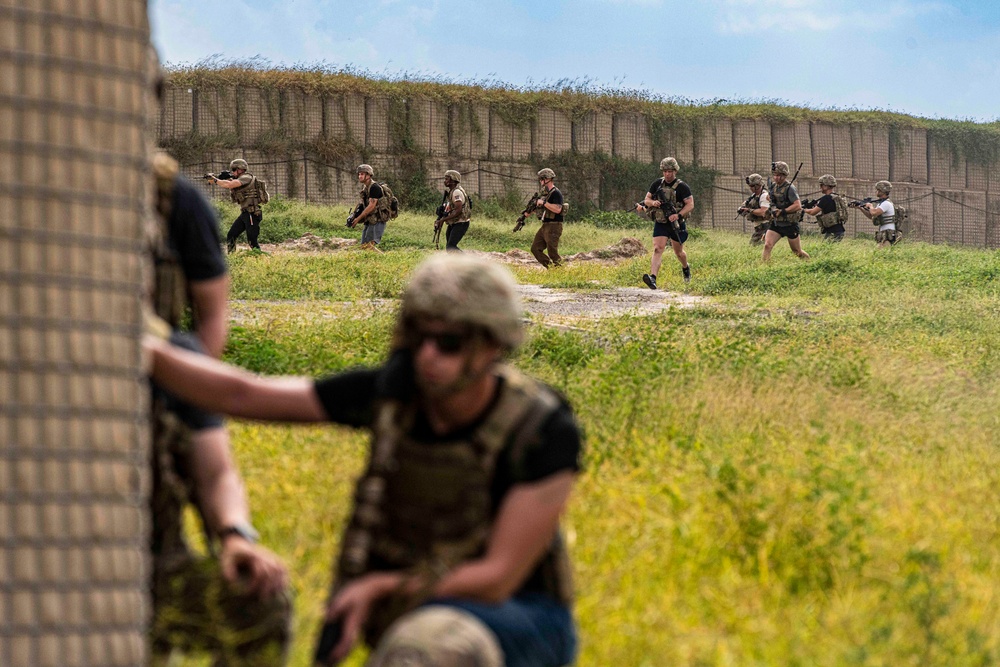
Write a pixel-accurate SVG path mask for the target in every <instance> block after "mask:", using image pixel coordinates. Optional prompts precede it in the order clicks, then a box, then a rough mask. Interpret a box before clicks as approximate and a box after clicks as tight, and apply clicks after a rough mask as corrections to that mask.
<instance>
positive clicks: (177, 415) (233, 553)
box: [150, 154, 291, 667]
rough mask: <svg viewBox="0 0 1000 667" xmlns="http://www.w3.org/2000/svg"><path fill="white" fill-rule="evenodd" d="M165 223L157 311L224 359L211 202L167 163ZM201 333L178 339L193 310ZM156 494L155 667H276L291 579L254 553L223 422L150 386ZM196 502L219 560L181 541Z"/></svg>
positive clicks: (162, 191)
mask: <svg viewBox="0 0 1000 667" xmlns="http://www.w3.org/2000/svg"><path fill="white" fill-rule="evenodd" d="M153 172H154V175H155V177H156V204H157V212H158V214H159V216H158V218H157V219H158V222H159V223H160V225H159V226H158V227H157V229H156V232H157V233H155V234H154V245H153V255H154V259H155V267H156V274H155V281H154V294H153V305H154V308H155V310H156V313H157V315H159V317H160V318H162V319H161V320H157V321H158V322H160V323H161V324H162V326H163V329H164V331H162V332H161V334H162V335H167V334H168V333H169V332H170V330H171V328H173V329H174V330H175V331H174V333H173V334H171V340H172V341H173V342H174V343H175V344H177V345H181V346H183V347H186V348H187V349H190V350H194V351H201V350H202V349H203V348H204V349H207V350H208V352H209V354H211V355H213V356H218V355H219V354H221V352H222V347H223V345H224V344H225V340H226V333H227V317H226V299H227V297H228V286H229V278H228V275H227V274H226V265H225V260H224V259H223V256H222V250H221V247H220V245H219V238H218V231H217V230H218V228H217V226H216V221H215V214H214V213H213V211H212V209H211V207H210V206H209V205H208V202H207V201H205V199H204V198H203V197H202V196H201V195H200V194H199V193H198V192H197V190H195V189H194V187H192V186H191V184H190V183H188V182H187V181H185V180H184V179H183V178H181V177H179V176H178V165H177V163H176V162H175V161H174V160H173V159H172V158H169V157H167V156H166V155H163V154H159V155H157V156H156V157H154V160H153ZM189 300H190V303H191V305H193V306H194V318H193V319H194V324H195V332H196V333H197V335H198V337H199V338H200V339H201V342H202V344H200V343H199V341H198V340H197V339H196V338H195V337H194V336H192V335H185V334H181V333H179V332H176V329H177V327H178V326H179V325H180V322H181V319H182V316H183V314H184V312H185V310H186V307H187V305H188V304H189ZM152 406H153V409H152V423H153V457H152V480H153V489H152V493H151V505H152V506H151V516H152V544H151V553H152V557H153V559H152V563H153V569H152V597H153V621H152V624H151V629H150V648H151V652H152V655H153V660H154V664H167V663H168V662H169V660H170V659H171V656H172V652H173V651H174V650H175V649H176V650H179V651H182V652H206V653H208V654H209V655H211V656H212V658H213V659H214V661H215V662H214V664H215V665H247V666H251V665H252V666H257V665H260V666H261V667H263V666H264V665H281V664H284V656H285V653H286V649H287V646H288V642H289V639H290V632H289V620H290V617H291V607H290V604H289V601H288V597H287V592H286V588H287V585H288V583H287V573H286V572H285V569H284V566H283V565H282V564H281V562H280V561H279V560H278V559H277V558H276V557H275V556H274V555H273V554H272V553H270V552H269V551H267V550H266V549H263V548H261V547H258V546H256V545H255V544H254V541H255V539H256V532H255V531H254V530H253V528H252V527H251V526H250V522H249V511H248V508H247V502H246V496H245V494H244V492H243V485H242V482H241V480H240V477H239V473H238V472H237V470H236V468H235V465H234V464H233V460H232V456H231V453H230V447H229V436H228V433H227V431H226V429H225V427H224V425H223V423H222V420H221V419H220V418H219V417H218V416H216V415H212V414H208V413H206V412H203V411H201V410H198V409H196V408H193V407H191V406H189V405H186V404H184V403H182V402H180V401H178V400H177V399H175V398H174V397H172V396H171V395H169V394H167V393H165V392H163V391H162V390H161V389H158V388H156V387H155V386H154V388H153V397H152ZM189 502H193V503H194V504H195V505H196V507H197V508H198V510H199V512H200V514H201V517H202V520H203V522H204V526H205V529H206V534H207V537H208V540H209V544H210V546H211V548H212V550H213V556H217V558H201V557H198V556H196V555H195V554H194V553H193V552H192V551H191V550H190V548H189V547H188V545H187V542H186V540H185V538H184V529H183V515H184V509H185V507H186V506H187V504H188V503H189Z"/></svg>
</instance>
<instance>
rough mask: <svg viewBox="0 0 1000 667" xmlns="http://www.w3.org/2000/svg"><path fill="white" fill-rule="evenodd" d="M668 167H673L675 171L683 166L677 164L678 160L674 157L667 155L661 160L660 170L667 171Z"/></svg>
mask: <svg viewBox="0 0 1000 667" xmlns="http://www.w3.org/2000/svg"><path fill="white" fill-rule="evenodd" d="M667 169H673V170H674V171H680V170H681V166H680V165H679V164H677V160H675V159H674V158H672V157H665V158H663V159H662V160H660V171H666V170H667Z"/></svg>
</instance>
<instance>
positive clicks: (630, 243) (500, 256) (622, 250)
mask: <svg viewBox="0 0 1000 667" xmlns="http://www.w3.org/2000/svg"><path fill="white" fill-rule="evenodd" d="M359 245H360V244H359V242H358V240H357V239H342V238H331V239H324V238H320V237H319V236H316V235H315V234H305V235H304V236H301V237H299V238H297V239H292V240H290V241H282V242H281V243H263V244H261V250H263V251H264V252H267V253H279V254H280V253H286V252H289V253H324V252H336V251H338V250H351V249H357V248H358V246H359ZM465 252H466V253H468V254H470V255H477V256H480V257H488V258H490V259H492V260H495V261H498V262H503V263H504V264H519V265H522V266H537V267H538V268H539V269H541V268H542V267H541V265H540V264H538V262H536V261H535V258H534V257H533V256H532V255H531V253H530V252H528V251H527V250H521V249H520V248H512V249H511V250H508V251H507V252H484V251H482V250H466V251H465ZM648 253H649V251H648V250H647V249H646V246H644V245H643V244H642V241H640V240H639V239H637V238H633V237H631V236H626V237H624V238H622V240H621V241H619V242H618V243H615V244H614V245H610V246H608V247H607V248H598V249H596V250H589V251H587V252H578V253H576V254H574V255H568V256H565V257H564V258H563V259H564V260H565V261H566V262H568V263H574V264H575V263H578V262H604V263H608V264H613V263H616V262H621V261H623V260H626V259H631V258H633V257H642V256H644V255H646V254H648Z"/></svg>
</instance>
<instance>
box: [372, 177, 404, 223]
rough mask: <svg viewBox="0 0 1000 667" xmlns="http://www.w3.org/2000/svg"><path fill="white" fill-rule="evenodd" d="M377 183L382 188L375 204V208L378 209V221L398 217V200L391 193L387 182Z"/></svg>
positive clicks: (386, 220)
mask: <svg viewBox="0 0 1000 667" xmlns="http://www.w3.org/2000/svg"><path fill="white" fill-rule="evenodd" d="M378 185H379V187H380V188H382V196H381V197H379V200H378V204H376V205H375V210H376V211H378V220H379V221H380V222H388V221H389V220H395V219H396V218H398V217H399V200H398V199H396V195H394V194H392V188H390V187H389V184H388V183H379V184H378Z"/></svg>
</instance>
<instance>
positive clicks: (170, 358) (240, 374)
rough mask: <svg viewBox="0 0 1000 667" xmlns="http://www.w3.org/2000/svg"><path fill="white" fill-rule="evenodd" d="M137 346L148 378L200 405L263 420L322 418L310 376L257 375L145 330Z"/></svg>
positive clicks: (324, 413) (211, 410)
mask: <svg viewBox="0 0 1000 667" xmlns="http://www.w3.org/2000/svg"><path fill="white" fill-rule="evenodd" d="M143 350H144V351H145V352H146V354H147V355H149V369H150V371H149V372H150V376H151V377H152V378H153V380H154V381H155V382H156V383H157V384H158V385H160V387H162V388H163V389H165V390H166V391H168V392H170V393H171V394H173V395H174V396H176V397H178V398H180V399H181V400H184V401H186V402H188V403H190V404H192V405H195V406H197V407H199V408H201V409H203V410H208V411H209V412H218V413H221V414H225V415H230V416H232V417H242V418H244V419H259V420H263V421H288V422H316V421H325V420H326V411H325V410H324V409H323V406H322V404H321V403H320V402H319V398H318V397H317V395H316V391H315V388H314V383H313V381H312V380H311V379H310V378H305V377H289V378H279V377H261V376H257V375H254V374H253V373H249V372H247V371H245V370H243V369H241V368H238V367H236V366H232V365H230V364H226V363H223V362H221V361H217V360H215V359H211V358H209V357H206V356H205V355H203V354H196V353H194V352H189V351H187V350H184V349H181V348H179V347H176V346H174V345H171V344H170V343H168V342H166V341H164V340H162V339H160V338H157V337H156V336H152V335H148V334H147V335H146V336H144V337H143Z"/></svg>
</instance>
